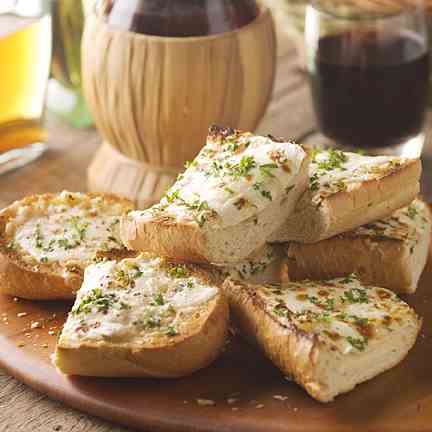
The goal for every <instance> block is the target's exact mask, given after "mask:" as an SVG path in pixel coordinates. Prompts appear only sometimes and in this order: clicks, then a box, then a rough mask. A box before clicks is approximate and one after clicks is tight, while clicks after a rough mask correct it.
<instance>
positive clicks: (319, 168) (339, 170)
mask: <svg viewBox="0 0 432 432" xmlns="http://www.w3.org/2000/svg"><path fill="white" fill-rule="evenodd" d="M408 161H409V159H408V158H404V157H396V156H363V155H360V154H357V153H346V152H342V151H339V150H332V149H330V150H328V151H327V150H326V151H318V152H317V153H316V154H315V157H314V158H313V160H312V162H311V164H310V165H309V177H310V184H309V187H310V190H311V192H312V201H313V202H314V203H315V204H319V203H320V202H321V201H322V200H323V199H325V198H327V197H328V196H330V195H333V194H335V193H337V192H341V191H347V190H350V189H351V188H353V187H356V185H358V184H359V183H362V182H365V181H369V180H377V179H380V178H383V177H386V176H387V175H389V174H391V173H393V172H395V171H397V170H398V169H400V168H401V167H402V166H404V165H405V164H406V163H407V162H408Z"/></svg>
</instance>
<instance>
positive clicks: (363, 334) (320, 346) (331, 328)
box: [224, 276, 421, 402]
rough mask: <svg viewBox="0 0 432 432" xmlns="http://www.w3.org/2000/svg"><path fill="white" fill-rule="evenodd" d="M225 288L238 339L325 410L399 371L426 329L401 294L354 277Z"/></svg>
mask: <svg viewBox="0 0 432 432" xmlns="http://www.w3.org/2000/svg"><path fill="white" fill-rule="evenodd" d="M224 288H225V291H226V293H227V296H228V298H229V302H230V307H231V312H232V315H233V318H234V320H235V323H236V324H237V325H238V327H239V329H240V332H241V333H242V334H243V335H244V336H245V337H246V338H247V339H248V340H249V341H251V342H252V343H254V344H256V345H258V346H259V347H260V348H261V349H262V350H263V352H264V353H265V354H266V356H267V357H268V358H269V359H270V360H271V361H272V362H273V363H274V364H275V365H276V366H277V367H278V368H279V369H280V370H281V371H282V372H283V373H284V374H285V375H286V376H289V377H292V378H293V380H294V381H296V382H297V383H298V384H300V385H301V386H302V387H304V388H305V390H306V391H307V392H308V393H309V394H310V395H311V396H312V397H313V398H315V399H316V400H318V401H321V402H329V401H332V400H333V399H334V398H335V397H336V396H337V395H339V394H341V393H345V392H348V391H350V390H352V389H353V388H354V387H355V386H356V385H357V384H359V383H361V382H363V381H366V380H369V379H371V378H373V377H374V376H376V375H378V374H380V373H381V372H384V371H386V370H388V369H390V368H392V367H393V366H395V365H397V364H398V363H399V362H400V361H401V360H402V359H403V358H404V357H405V356H406V355H407V353H408V351H409V350H410V349H411V347H412V346H413V345H414V343H415V341H416V338H417V335H418V333H419V330H420V327H421V320H420V319H419V318H418V317H417V315H416V313H415V312H414V310H413V309H411V308H410V307H409V306H408V305H407V304H406V303H404V302H403V301H402V300H400V299H399V297H397V295H396V294H394V293H393V292H391V291H389V290H387V289H384V288H377V287H372V286H364V285H362V284H361V283H360V282H359V280H358V279H357V278H356V277H354V276H349V277H346V278H341V279H334V280H331V281H327V282H313V281H303V282H297V283H294V282H291V283H284V284H269V285H251V284H243V283H240V282H236V281H232V280H229V279H227V280H226V281H225V283H224Z"/></svg>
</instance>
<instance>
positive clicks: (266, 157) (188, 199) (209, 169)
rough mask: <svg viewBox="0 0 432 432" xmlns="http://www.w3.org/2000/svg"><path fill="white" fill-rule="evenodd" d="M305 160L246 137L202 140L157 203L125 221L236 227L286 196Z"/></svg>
mask: <svg viewBox="0 0 432 432" xmlns="http://www.w3.org/2000/svg"><path fill="white" fill-rule="evenodd" d="M305 157H306V153H305V151H304V150H303V148H302V147H301V146H299V145H297V144H293V143H289V142H275V141H273V140H272V139H270V138H265V137H260V136H253V135H251V134H249V133H234V134H233V135H231V136H228V137H219V139H208V141H207V145H206V146H205V147H204V148H203V150H202V151H201V152H200V154H199V155H198V157H197V158H196V159H195V160H194V162H193V163H191V164H190V166H189V168H188V169H187V170H186V172H185V173H184V174H182V175H181V176H180V177H179V179H178V180H177V182H176V183H175V184H174V186H173V187H172V188H171V189H170V190H169V191H168V193H167V194H166V196H165V197H164V198H163V199H162V200H161V202H160V203H159V204H158V205H156V206H154V207H152V208H151V209H149V210H146V211H144V212H135V213H132V214H131V217H133V218H136V217H138V218H143V219H153V218H154V217H155V216H162V215H163V216H164V217H174V218H176V219H183V220H186V221H195V222H197V223H198V224H199V225H200V226H202V225H204V223H205V222H207V221H208V220H210V219H211V220H212V221H213V222H214V223H215V224H217V225H219V226H220V227H226V226H231V225H236V224H238V223H240V222H242V221H243V220H246V219H248V218H249V217H251V216H253V215H255V214H257V213H259V212H260V211H261V210H263V209H264V208H265V207H266V206H268V205H269V203H270V202H273V201H279V200H282V199H283V198H284V197H286V196H288V195H289V192H290V190H291V189H292V188H293V187H294V186H295V185H296V179H297V176H298V174H299V171H300V167H301V165H302V162H303V160H304V159H305Z"/></svg>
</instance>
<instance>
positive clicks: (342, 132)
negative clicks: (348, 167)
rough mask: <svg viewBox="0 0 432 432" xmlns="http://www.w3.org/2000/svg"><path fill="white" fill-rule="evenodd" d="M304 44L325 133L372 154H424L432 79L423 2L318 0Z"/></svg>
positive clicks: (311, 7)
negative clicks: (430, 81) (429, 86)
mask: <svg viewBox="0 0 432 432" xmlns="http://www.w3.org/2000/svg"><path fill="white" fill-rule="evenodd" d="M306 45H307V56H308V68H309V73H310V78H311V90H312V97H313V103H314V108H315V114H316V118H317V121H318V125H319V127H320V130H321V132H322V133H323V135H324V136H325V137H326V138H328V139H329V140H331V141H332V142H334V143H335V144H336V145H338V146H340V147H342V148H345V149H348V150H349V149H360V150H363V151H365V152H366V153H370V154H385V153H389V154H403V155H405V156H419V155H420V153H421V150H422V147H423V142H424V122H425V118H426V109H427V102H428V85H429V46H428V36H427V22H426V13H425V10H424V7H422V5H421V4H420V2H419V3H418V4H416V1H413V2H409V4H408V2H400V1H397V0H388V1H385V2H383V1H379V0H369V1H368V2H365V1H363V0H352V1H350V2H335V1H329V0H321V1H315V2H313V3H312V4H311V5H309V6H308V8H307V13H306Z"/></svg>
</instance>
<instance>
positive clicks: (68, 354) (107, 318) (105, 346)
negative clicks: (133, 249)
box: [54, 255, 228, 378]
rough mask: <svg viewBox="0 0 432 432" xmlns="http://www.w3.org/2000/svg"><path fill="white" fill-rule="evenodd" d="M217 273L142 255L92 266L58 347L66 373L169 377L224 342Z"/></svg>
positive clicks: (205, 360)
mask: <svg viewBox="0 0 432 432" xmlns="http://www.w3.org/2000/svg"><path fill="white" fill-rule="evenodd" d="M217 283H218V275H216V274H215V275H213V273H212V272H211V271H204V270H202V269H199V268H198V267H196V266H192V265H190V266H187V265H181V264H174V263H169V262H167V261H164V260H163V259H161V258H152V257H148V256H144V255H142V256H139V257H138V258H133V259H125V260H122V261H119V262H115V261H105V262H101V263H99V264H94V265H91V266H89V267H88V268H87V269H86V271H85V276H84V283H83V285H82V288H81V289H80V291H79V292H78V294H77V298H76V301H75V304H74V306H73V308H72V310H71V312H70V313H69V316H68V318H67V321H66V323H65V325H64V327H63V330H62V333H61V335H60V339H59V342H58V345H57V348H56V352H55V356H54V363H55V365H56V366H57V368H58V369H59V370H60V371H61V372H63V373H65V374H69V375H87V376H103V377H157V378H174V377H180V376H184V375H188V374H191V373H192V372H194V371H196V370H198V369H200V368H203V367H205V366H207V365H209V364H210V363H211V362H212V361H213V360H214V359H215V358H216V357H217V355H218V354H219V352H220V350H221V348H222V347H223V345H224V342H225V337H226V332H227V326H228V304H227V301H226V299H225V296H224V293H223V291H222V289H221V288H219V287H218V285H217Z"/></svg>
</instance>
